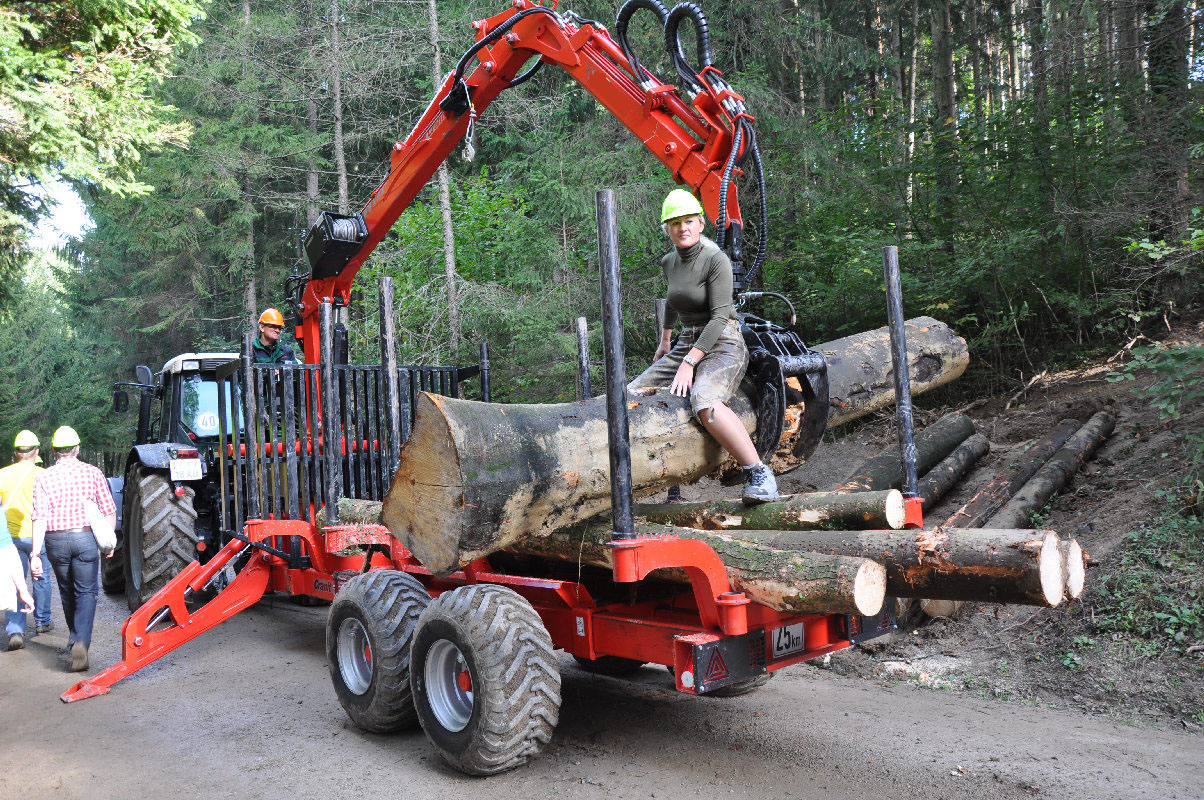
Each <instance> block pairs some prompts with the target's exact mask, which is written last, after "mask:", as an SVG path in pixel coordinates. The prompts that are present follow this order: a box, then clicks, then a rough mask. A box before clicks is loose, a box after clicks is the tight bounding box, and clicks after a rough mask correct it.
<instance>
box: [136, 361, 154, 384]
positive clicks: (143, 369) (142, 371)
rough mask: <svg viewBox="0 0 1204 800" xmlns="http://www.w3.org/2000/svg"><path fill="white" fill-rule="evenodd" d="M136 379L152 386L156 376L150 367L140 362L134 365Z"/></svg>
mask: <svg viewBox="0 0 1204 800" xmlns="http://www.w3.org/2000/svg"><path fill="white" fill-rule="evenodd" d="M134 380H136V381H137V382H138V383H141V384H142V385H143V386H150V385H151V384H152V383H153V382H154V376H153V375H151V371H150V367H148V366H146V365H145V364H139V365H138V366H136V367H134Z"/></svg>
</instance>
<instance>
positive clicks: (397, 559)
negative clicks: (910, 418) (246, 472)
mask: <svg viewBox="0 0 1204 800" xmlns="http://www.w3.org/2000/svg"><path fill="white" fill-rule="evenodd" d="M245 535H246V536H247V538H248V540H249V541H251V542H254V543H265V544H269V546H270V542H271V541H272V540H273V539H275V538H277V537H281V538H283V537H289V536H296V537H299V538H300V539H301V540H302V541H303V542H304V548H305V553H306V555H308V556H309V558H310V562H311V563H312V567H310V568H307V569H294V568H290V567H289V566H288V562H287V561H286V559H285V558H283V557H281V556H279V555H275V554H273V553H270V552H266V551H260V550H255V552H254V554H253V555H252V557H251V559H250V561H249V562H248V563H247V564H246V565H245V566H244V567H243V568H242V570H241V571H240V572H239V573H238V574H237V575H236V576H235V577H234V578H233V580H231V581H230V583H229V584H228V585H227V586H226V588H225V589H223V590H222V591H220V592H219V593H218V594H217V595H216V596H215V597H214V598H213V599H212V600H210V601H209V602H207V603H205V604H204V605H202V606H199V607H198V608H196V609H195V610H190V609H189V608H188V606H187V601H188V599H189V598H190V597H191V596H193V595H194V594H196V593H198V592H200V591H201V590H202V589H203V588H204V587H205V586H206V585H207V584H208V583H209V582H210V580H211V579H213V578H214V577H215V576H216V575H217V574H218V573H219V572H221V571H222V570H223V569H224V568H225V567H226V566H227V565H228V564H229V563H230V562H232V561H234V559H235V558H236V557H237V556H238V555H239V554H240V553H242V552H243V550H244V548H247V547H252V545H249V544H246V543H244V542H243V541H242V540H239V539H235V540H233V541H231V542H229V543H228V544H227V545H226V546H225V547H223V548H222V549H221V550H220V551H218V552H217V553H216V554H215V555H214V556H213V558H212V559H210V560H209V562H208V563H206V564H205V565H203V566H202V565H201V564H200V563H198V562H195V561H194V562H192V563H191V564H189V565H188V566H187V567H185V568H184V569H183V570H182V571H181V572H180V574H179V575H177V576H176V577H175V578H173V579H172V580H171V581H170V582H169V583H168V584H167V585H166V586H164V587H163V588H162V589H160V590H159V591H158V592H157V593H156V594H155V595H154V596H153V597H151V599H150V600H148V601H147V602H146V604H145V605H143V606H142V607H141V608H139V609H138V610H137V611H135V612H134V613H133V614H131V615H130V616H129V618H128V619H126V621H125V623H124V624H123V625H122V627H121V655H122V657H121V660H120V661H118V662H117V663H116V664H113V665H112V666H110V667H108V668H107V669H104V670H102V671H101V672H99V673H97V674H96V675H94V676H92V677H91V678H87V679H85V680H82V681H80V682H78V683H76V684H75V685H74V686H72V687H71V688H70V689H68V690H67V691H66V692H64V693H63V694H62V697H61V699H62V700H63V701H64V702H68V703H70V702H72V701H75V700H82V699H84V698H87V697H95V696H96V695H101V694H107V693H108V692H109V688H110V687H111V686H113V684H115V683H117V682H118V681H121V680H123V679H124V678H127V677H129V676H130V675H132V674H133V673H135V672H137V671H138V670H140V669H142V668H143V667H145V666H146V665H148V664H150V663H151V662H153V661H156V660H158V659H159V658H162V657H163V656H165V655H167V654H168V653H170V652H172V651H173V650H175V649H176V648H178V647H180V646H181V645H184V644H186V643H187V642H189V641H191V640H193V639H195V638H196V637H198V636H200V635H201V634H203V633H205V632H206V631H208V630H210V629H211V628H213V627H215V626H217V625H218V624H220V623H222V622H224V621H225V620H227V619H229V618H231V617H233V616H234V615H236V614H238V613H239V612H240V611H243V610H244V609H246V608H249V607H250V606H252V605H254V604H255V603H256V602H258V601H259V599H260V598H262V597H263V595H264V593H265V592H269V591H275V592H282V593H285V594H288V595H305V596H309V597H317V598H321V599H325V600H333V599H334V596H335V593H336V592H337V590H338V585H337V584H338V578H339V573H344V574H345V573H347V572H360V571H363V570H364V569H366V568H367V569H399V570H404V571H406V572H409V573H411V574H413V575H415V576H417V577H418V578H419V579H420V580H421V581H422V582H423V584H424V585H425V586H426V587H427V590H428V591H429V592H430V593H431V594H432V596H434V595H438V594H440V593H442V592H444V591H447V590H449V589H454V588H456V587H458V586H464V585H467V584H474V583H492V584H498V585H501V586H507V587H509V588H511V589H514V590H515V591H516V592H518V593H519V594H521V595H522V596H523V597H525V598H526V599H527V600H528V601H530V603H531V605H532V606H533V607H534V608H535V610H536V611H537V612H538V613H539V615H540V617H541V618H542V619H543V622H544V625H545V626H546V627H547V629H548V632H549V633H550V634H551V637H552V642H553V644H554V645H555V646H556V647H557V648H560V649H563V650H565V651H566V652H568V653H570V654H572V655H576V656H581V657H583V658H587V659H595V658H598V657H599V656H607V655H609V656H619V657H623V658H632V659H637V660H640V661H646V662H653V663H657V664H664V665H666V666H670V667H674V670H675V673H676V675H677V688H678V690H680V691H683V692H689V693H693V681H692V680H687V681H686V682H683V677H685V676H686V673H687V672H688V670H690V669H692V668H693V667H692V662H691V660H690V656H691V650H692V648H693V647H694V646H695V645H699V644H704V643H707V642H711V641H716V640H718V639H721V638H723V637H724V636H737V635H742V634H745V633H747V632H749V631H755V630H763V631H764V633H765V636H766V637H769V636H770V635H771V634H772V632H773V631H774V630H777V629H778V628H781V627H783V626H785V625H791V624H794V623H798V622H802V623H804V636H805V642H804V649H803V650H802V651H800V652H797V653H792V654H790V655H789V656H787V657H785V658H782V659H779V660H776V661H774V660H770V661H769V662H768V664H767V666H766V669H767V671H770V672H772V671H774V670H778V669H781V668H782V667H786V666H790V665H791V664H796V663H798V662H800V661H804V660H806V659H810V658H815V657H816V656H819V655H823V654H824V653H830V652H832V651H834V650H840V649H842V648H844V647H848V646H849V644H850V642H849V636H850V631H848V630H847V628H846V622H845V621H846V619H847V618H846V617H845V616H843V615H838V614H833V615H826V616H825V615H822V614H813V615H807V616H792V615H789V614H783V613H780V612H777V611H773V610H771V609H769V608H766V607H765V606H762V605H758V604H756V603H750V602H749V600H748V598H747V597H745V596H744V595H743V594H742V593H739V592H733V591H732V588H731V584H730V583H729V582H728V579H727V574H726V571H725V569H724V567H723V563H722V562H721V561H720V560H719V556H718V555H717V554H716V553H715V551H714V550H712V549H711V548H710V547H709V546H708V545H706V544H704V543H702V542H699V541H696V540H693V539H677V538H674V537H669V536H666V537H641V538H637V539H633V540H627V541H623V542H617V543H616V544H615V545H614V579H615V581H616V582H620V583H625V582H633V581H638V580H641V579H642V578H644V577H646V576H647V575H648V573H650V572H652V571H653V570H656V569H663V568H667V567H677V568H680V569H684V570H685V571H686V572H687V574H689V576H690V581H691V584H692V588H691V591H688V592H683V593H682V594H680V595H678V596H677V597H675V598H672V599H671V600H665V599H660V600H650V601H644V602H640V603H635V604H627V603H622V604H611V605H607V606H599V605H598V604H597V603H596V602H595V600H594V598H593V597H592V596H591V595H590V593H589V591H588V589H586V587H585V586H583V585H582V584H580V583H577V582H574V581H564V580H556V579H550V578H537V577H530V576H519V575H506V574H501V573H497V572H494V571H493V568H492V566H491V565H490V563H489V561H488V559H484V558H483V559H478V560H476V561H473V562H472V563H470V564H467V565H466V566H465V567H464V568H463V569H462V570H459V571H457V572H454V573H452V574H450V575H447V576H444V577H439V576H435V575H432V574H431V572H430V571H429V570H427V569H426V568H425V567H423V566H422V565H421V564H419V563H418V561H417V559H415V558H414V557H413V555H411V554H410V552H409V551H408V550H406V549H405V547H403V546H402V545H401V544H400V543H398V542H397V540H396V539H394V538H393V537H392V536H391V535H390V534H389V532H388V530H387V529H385V528H384V527H382V526H379V525H362V526H356V525H344V526H338V527H332V528H327V529H326V530H325V532H322V531H319V530H318V529H317V528H315V527H314V526H313V525H311V524H310V523H308V522H306V521H304V520H260V519H256V520H248V522H247V525H246V528H245ZM365 545H371V546H372V547H371V549H369V550H368V552H367V554H366V555H350V556H348V555H337V553H338V552H339V551H343V550H345V549H347V548H349V547H353V546H361V547H362V546H365ZM767 642H768V639H767ZM766 652H772V649H771V648H768V647H767V650H766Z"/></svg>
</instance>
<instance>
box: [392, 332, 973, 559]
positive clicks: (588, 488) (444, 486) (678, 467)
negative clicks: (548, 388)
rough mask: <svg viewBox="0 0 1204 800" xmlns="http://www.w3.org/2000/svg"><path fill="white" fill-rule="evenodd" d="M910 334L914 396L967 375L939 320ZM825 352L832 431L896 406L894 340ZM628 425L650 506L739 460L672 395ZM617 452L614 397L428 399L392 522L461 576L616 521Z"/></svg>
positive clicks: (637, 484)
mask: <svg viewBox="0 0 1204 800" xmlns="http://www.w3.org/2000/svg"><path fill="white" fill-rule="evenodd" d="M906 325H907V328H906V330H907V338H908V352H909V356H910V359H911V360H912V370H911V376H912V393H913V394H916V393H919V392H922V391H924V390H925V389H928V388H931V387H933V386H939V385H941V384H943V383H946V382H947V381H949V380H951V379H952V378H953V377H956V375H959V374H961V371H962V370H963V369H964V368H965V363H966V351H965V347H966V345H965V342H964V341H963V340H962V339H960V338H959V337H957V336H955V335H954V334H953V333H952V332H951V331H949V329H948V328H947V327H945V326H944V325H943V324H941V323H939V322H937V321H936V320H933V319H930V318H926V317H921V318H919V319H917V320H911V321H909V322H908V323H907V324H906ZM819 349H820V350H821V351H822V352H824V353H825V354H826V355H827V356H828V358H829V364H830V369H829V380H830V385H831V393H832V401H833V404H834V406H835V408H834V409H833V416H832V418H830V419H829V426H833V425H837V424H840V423H841V422H845V421H848V420H850V419H855V418H857V417H859V416H861V415H863V414H867V413H869V412H871V411H873V410H876V409H878V408H881V407H882V406H884V405H886V404H887V403H888V402H890V399H891V398H892V397H893V389H892V388H890V387H891V381H890V377H889V370H890V369H891V359H890V353H889V337H888V334H887V331H886V329H885V328H881V329H879V330H877V331H870V332H868V333H865V334H858V335H857V336H851V337H846V338H845V339H842V340H837V341H836V342H829V343H827V344H823V345H820V346H819ZM729 406H730V407H731V409H732V410H733V411H734V412H735V413H736V415H737V416H738V417H739V418H740V419H741V421H742V423H743V424H744V426H745V429H746V430H748V431H750V432H751V431H753V430H754V428H755V425H756V416H755V414H754V413H753V405H752V402H751V400H750V398H749V397H748V396H747V395H745V394H744V393H743V392H737V393H736V395H735V396H734V397H733V398H732V399H731V400H730V401H729ZM628 414H629V424H630V431H631V450H632V487H633V488H634V490H635V491H636V492H637V493H639V494H649V493H651V492H655V491H657V490H658V489H663V488H665V487H668V486H672V485H674V484H683V483H689V482H690V481H693V480H696V479H698V478H700V477H702V476H703V475H706V474H709V473H711V472H713V471H714V470H716V469H717V468H719V467H720V466H721V465H722V464H723V463H724V462H725V461H727V460H728V456H727V453H725V452H724V450H723V449H722V448H721V447H720V446H719V444H718V443H717V442H716V441H715V440H714V439H713V438H711V437H710V436H709V435H708V434H707V433H706V432H705V431H704V429H703V428H702V426H701V425H699V424H698V422H697V421H696V420H695V419H694V418H693V415H692V414H691V412H690V406H689V401H688V400H687V399H685V398H680V397H676V396H674V395H672V394H670V393H669V392H668V390H661V391H659V392H656V393H654V394H651V395H642V396H634V395H633V396H630V397H629V398H628ZM786 444H789V442H787V443H786ZM785 449H788V448H785ZM607 452H608V441H607V433H606V398H605V397H604V396H602V397H596V398H592V399H590V400H587V401H585V402H580V403H560V404H550V405H500V404H496V403H480V402H475V401H470V400H454V399H451V398H447V397H441V396H436V395H430V394H426V393H423V394H422V395H420V396H419V398H418V400H417V416H416V419H415V421H414V426H413V434H412V436H411V438H410V440H409V441H408V442H406V444H405V446H404V447H403V449H402V454H401V467H400V469H398V471H397V474H396V476H395V477H394V479H393V485H392V487H391V488H390V490H389V494H388V496H387V497H386V499H385V505H384V513H383V515H382V518H383V521H384V523H385V525H386V526H387V527H388V528H389V530H390V531H391V532H392V534H393V535H394V536H396V537H397V538H398V539H399V540H400V541H401V542H402V544H404V545H405V546H406V547H407V548H408V549H409V550H410V551H411V552H413V553H414V554H415V555H416V556H417V557H418V559H419V560H420V561H421V562H422V563H423V564H424V565H425V566H426V567H427V568H428V569H431V570H432V571H434V572H439V573H443V572H449V571H451V570H454V569H455V568H456V567H458V566H459V565H460V564H463V563H466V562H468V561H471V560H472V559H474V558H479V557H481V556H484V555H487V554H489V553H491V552H494V551H496V550H500V549H502V548H504V547H507V546H508V545H510V544H511V543H512V542H515V541H518V540H519V539H522V538H523V537H526V536H539V535H546V534H547V533H549V532H551V531H553V530H556V529H557V528H563V527H567V526H569V525H572V524H573V523H575V522H578V521H580V520H584V519H588V518H590V517H592V516H594V515H595V514H598V513H601V512H603V511H605V510H607V509H608V508H609V507H610V471H609V459H608V456H607ZM782 454H783V450H781V449H780V450H779V452H778V456H779V457H781V456H782ZM795 463H797V459H796V460H795Z"/></svg>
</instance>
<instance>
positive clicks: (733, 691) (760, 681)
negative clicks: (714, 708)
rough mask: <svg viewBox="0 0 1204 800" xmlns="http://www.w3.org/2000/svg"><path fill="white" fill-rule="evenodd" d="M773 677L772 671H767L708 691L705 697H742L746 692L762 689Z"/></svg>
mask: <svg viewBox="0 0 1204 800" xmlns="http://www.w3.org/2000/svg"><path fill="white" fill-rule="evenodd" d="M772 679H773V673H772V672H766V673H765V674H764V675H758V676H757V677H755V678H749V679H748V680H746V681H740V682H739V683H733V684H731V685H730V686H723V687H720V688H718V689H714V690H712V691H709V692H707V693H706V694H705V695H703V697H742V696H744V695H746V694H751V693H752V692H755V691H756V690H757V689H760V688H761V687H762V686H764V685H765V684H767V683H769V682H770V681H771V680H772Z"/></svg>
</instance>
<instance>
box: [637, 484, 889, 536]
mask: <svg viewBox="0 0 1204 800" xmlns="http://www.w3.org/2000/svg"><path fill="white" fill-rule="evenodd" d="M635 514H636V516H639V517H644V518H645V519H647V520H648V521H649V522H658V523H661V524H664V525H677V526H679V527H686V528H701V529H703V530H712V531H715V530H731V529H739V528H751V529H762V530H766V529H772V530H782V531H807V530H844V529H847V528H894V529H897V528H902V527H903V516H904V509H903V495H902V494H901V493H900V492H899V491H898V490H895V489H888V490H887V491H884V492H855V493H849V494H845V493H841V492H810V493H807V494H795V495H787V496H786V497H783V498H782V499H781V500H780V501H778V502H776V503H762V504H761V505H759V506H746V505H744V504H743V503H739V502H736V501H732V500H717V501H714V502H709V503H659V504H652V503H641V504H637V505H636V506H635Z"/></svg>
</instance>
